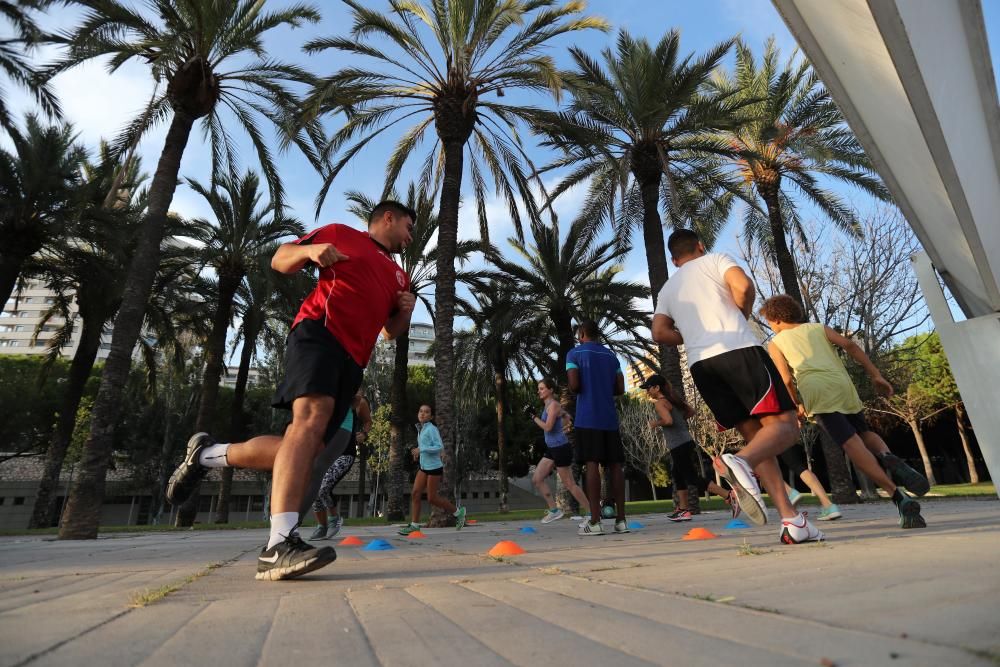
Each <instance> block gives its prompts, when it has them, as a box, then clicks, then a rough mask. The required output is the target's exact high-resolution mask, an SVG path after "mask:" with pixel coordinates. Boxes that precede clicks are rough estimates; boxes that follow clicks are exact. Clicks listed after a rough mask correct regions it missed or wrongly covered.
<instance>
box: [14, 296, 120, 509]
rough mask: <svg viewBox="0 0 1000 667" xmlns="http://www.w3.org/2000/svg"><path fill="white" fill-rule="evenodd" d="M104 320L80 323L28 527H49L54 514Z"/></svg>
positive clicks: (98, 346) (99, 344)
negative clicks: (67, 456)
mask: <svg viewBox="0 0 1000 667" xmlns="http://www.w3.org/2000/svg"><path fill="white" fill-rule="evenodd" d="M103 328H104V320H103V319H101V318H100V317H95V316H92V317H88V318H86V319H84V320H83V330H82V331H81V333H80V344H79V345H78V346H77V348H76V354H74V355H73V362H72V363H71V364H70V367H69V376H68V377H67V382H66V389H65V393H64V394H63V399H62V404H61V405H60V406H59V421H58V423H57V424H56V428H55V432H54V433H53V434H52V441H51V442H50V443H49V448H48V450H47V451H46V452H45V464H44V466H45V467H44V469H43V472H42V479H41V481H40V482H39V483H38V493H37V495H36V496H35V507H34V509H33V510H32V512H31V519H30V521H29V522H28V528H48V527H49V526H51V525H52V518H53V516H54V515H55V511H56V494H55V493H54V492H55V491H56V490H57V488H58V487H59V473H60V472H61V471H62V467H63V460H64V459H65V458H66V450H67V449H68V448H69V443H70V440H72V439H73V429H74V427H75V426H76V411H77V409H78V408H79V407H80V399H81V398H83V390H84V388H85V387H86V386H87V380H88V378H90V371H91V370H92V369H93V368H94V360H95V359H97V350H98V349H99V348H100V346H101V331H102V329H103Z"/></svg>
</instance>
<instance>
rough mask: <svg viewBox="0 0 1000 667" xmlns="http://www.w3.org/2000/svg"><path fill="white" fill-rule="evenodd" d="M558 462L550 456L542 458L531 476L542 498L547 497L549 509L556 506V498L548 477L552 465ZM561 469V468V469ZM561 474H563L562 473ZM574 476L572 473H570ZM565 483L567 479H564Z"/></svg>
mask: <svg viewBox="0 0 1000 667" xmlns="http://www.w3.org/2000/svg"><path fill="white" fill-rule="evenodd" d="M555 464H556V462H555V461H553V460H552V459H549V458H542V460H541V461H539V462H538V465H537V466H535V473H534V474H533V475H532V476H531V483H532V484H534V485H535V488H536V489H538V492H539V493H540V494H542V498H544V499H545V504H546V505H548V506H549V509H550V510H552V509H555V508H556V500H555V498H553V497H552V489H550V488H549V482H548V477H549V474H550V473H551V472H552V466H554V465H555ZM560 470H561V469H560ZM560 476H561V475H560ZM570 478H572V475H570ZM563 483H565V480H563Z"/></svg>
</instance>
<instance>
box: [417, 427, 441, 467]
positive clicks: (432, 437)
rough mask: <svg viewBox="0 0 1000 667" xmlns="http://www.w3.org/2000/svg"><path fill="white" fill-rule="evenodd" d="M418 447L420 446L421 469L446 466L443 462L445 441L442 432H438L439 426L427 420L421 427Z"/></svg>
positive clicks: (418, 435)
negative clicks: (442, 439) (442, 438)
mask: <svg viewBox="0 0 1000 667" xmlns="http://www.w3.org/2000/svg"><path fill="white" fill-rule="evenodd" d="M417 447H419V448H420V469H421V470H437V469H438V468H441V467H444V463H442V462H441V450H443V449H444V443H443V442H442V441H441V434H440V433H439V432H438V430H437V426H435V425H434V424H432V423H430V422H427V423H425V424H424V425H423V426H422V427H420V433H419V434H417Z"/></svg>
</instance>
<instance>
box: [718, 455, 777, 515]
mask: <svg viewBox="0 0 1000 667" xmlns="http://www.w3.org/2000/svg"><path fill="white" fill-rule="evenodd" d="M720 458H721V460H722V465H723V466H724V467H725V469H726V472H725V473H724V474H723V475H722V476H723V477H725V478H726V481H728V482H729V485H730V486H732V487H733V490H734V491H736V497H737V498H738V499H739V501H740V508H741V509H742V510H743V511H744V512H746V515H747V518H749V519H750V520H751V521H753V522H754V523H755V524H757V525H758V526H763V525H764V524H766V523H767V507H766V506H765V505H764V499H763V498H762V497H761V495H760V486H759V485H758V484H757V479H756V478H755V477H754V476H753V469H752V468H751V467H750V464H749V463H747V462H746V461H744V460H743V459H741V458H740V457H738V456H734V455H733V454H723V455H722V456H721V457H720Z"/></svg>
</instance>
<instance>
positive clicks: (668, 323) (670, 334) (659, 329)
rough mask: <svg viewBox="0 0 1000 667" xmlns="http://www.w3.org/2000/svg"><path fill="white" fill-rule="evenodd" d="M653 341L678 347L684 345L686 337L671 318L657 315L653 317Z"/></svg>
mask: <svg viewBox="0 0 1000 667" xmlns="http://www.w3.org/2000/svg"><path fill="white" fill-rule="evenodd" d="M652 332H653V340H654V341H655V342H657V343H662V344H664V345H670V346H673V347H676V346H678V345H683V344H684V337H683V336H681V332H680V331H678V330H677V329H676V327H675V326H674V320H673V318H671V317H667V316H666V315H662V314H659V313H657V314H656V315H653V328H652Z"/></svg>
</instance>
